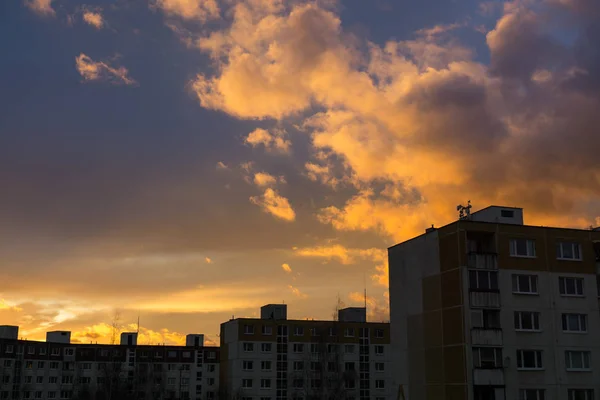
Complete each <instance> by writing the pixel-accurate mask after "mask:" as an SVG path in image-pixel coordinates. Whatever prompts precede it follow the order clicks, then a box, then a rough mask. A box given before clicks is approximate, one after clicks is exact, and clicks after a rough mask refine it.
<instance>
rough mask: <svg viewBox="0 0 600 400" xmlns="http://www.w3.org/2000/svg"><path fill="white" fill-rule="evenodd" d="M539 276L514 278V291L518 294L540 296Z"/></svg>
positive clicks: (516, 276) (514, 275) (518, 276)
mask: <svg viewBox="0 0 600 400" xmlns="http://www.w3.org/2000/svg"><path fill="white" fill-rule="evenodd" d="M537 283H538V277H537V275H519V274H513V276H512V291H513V293H518V294H538V288H537V286H538V285H537Z"/></svg>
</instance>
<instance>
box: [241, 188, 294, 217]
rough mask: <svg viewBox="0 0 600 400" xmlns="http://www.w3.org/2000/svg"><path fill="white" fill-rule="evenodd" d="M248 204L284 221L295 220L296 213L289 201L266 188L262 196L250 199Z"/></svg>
mask: <svg viewBox="0 0 600 400" xmlns="http://www.w3.org/2000/svg"><path fill="white" fill-rule="evenodd" d="M250 202H251V203H252V204H255V205H257V206H259V207H260V208H262V209H263V211H265V212H267V213H269V214H271V215H273V216H274V217H276V218H279V219H282V220H284V221H288V222H292V221H294V220H295V219H296V212H295V211H294V209H293V208H292V206H291V204H290V202H289V200H288V199H287V198H285V197H283V196H281V195H280V194H279V193H277V191H275V190H273V189H271V188H267V189H265V192H264V193H263V195H262V196H253V197H250Z"/></svg>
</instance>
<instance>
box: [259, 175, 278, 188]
mask: <svg viewBox="0 0 600 400" xmlns="http://www.w3.org/2000/svg"><path fill="white" fill-rule="evenodd" d="M254 183H255V184H256V186H259V187H265V186H273V185H275V184H276V183H277V178H275V177H274V176H273V175H270V174H267V173H266V172H257V173H256V174H254Z"/></svg>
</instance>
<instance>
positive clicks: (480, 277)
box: [469, 269, 500, 291]
mask: <svg viewBox="0 0 600 400" xmlns="http://www.w3.org/2000/svg"><path fill="white" fill-rule="evenodd" d="M472 274H474V275H475V281H476V287H471V275H472ZM492 276H495V277H496V280H495V281H494V282H495V283H496V285H495V286H496V287H493V286H494V285H492V282H493V280H492ZM483 282H486V283H487V286H488V287H485V286H484V285H482V283H483ZM469 289H471V290H482V291H487V290H499V289H500V283H499V282H498V271H489V270H482V269H471V270H469Z"/></svg>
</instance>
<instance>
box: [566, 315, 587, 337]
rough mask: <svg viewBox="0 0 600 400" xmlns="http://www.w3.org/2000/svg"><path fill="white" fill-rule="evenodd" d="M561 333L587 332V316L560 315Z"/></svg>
mask: <svg viewBox="0 0 600 400" xmlns="http://www.w3.org/2000/svg"><path fill="white" fill-rule="evenodd" d="M562 330H563V332H579V333H586V332H587V315H585V314H563V315H562Z"/></svg>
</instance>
